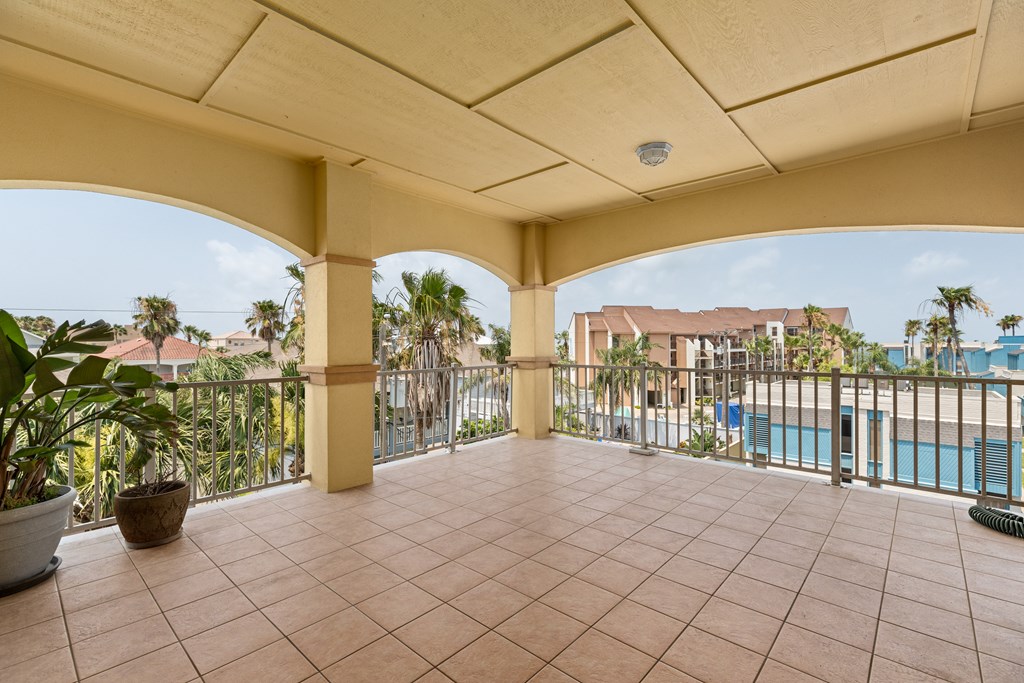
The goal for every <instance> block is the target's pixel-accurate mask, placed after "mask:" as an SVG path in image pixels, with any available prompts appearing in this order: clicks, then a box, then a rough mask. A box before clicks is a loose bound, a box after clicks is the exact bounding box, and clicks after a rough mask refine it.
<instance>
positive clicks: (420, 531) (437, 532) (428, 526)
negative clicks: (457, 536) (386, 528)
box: [396, 519, 454, 543]
mask: <svg viewBox="0 0 1024 683" xmlns="http://www.w3.org/2000/svg"><path fill="white" fill-rule="evenodd" d="M452 531H454V529H452V528H451V527H450V526H448V525H447V524H441V522H438V521H435V520H433V519H424V520H423V521H421V522H416V523H415V524H410V525H409V526H404V527H402V528H401V529H398V530H397V531H396V533H397V534H399V535H400V536H404V537H405V538H408V539H409V540H410V541H413V542H414V543H426V542H427V541H430V540H433V539H435V538H437V537H438V536H444V535H445V534H448V533H451V532H452Z"/></svg>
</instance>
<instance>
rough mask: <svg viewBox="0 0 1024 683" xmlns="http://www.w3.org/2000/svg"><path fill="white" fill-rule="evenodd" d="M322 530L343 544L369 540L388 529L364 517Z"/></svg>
mask: <svg viewBox="0 0 1024 683" xmlns="http://www.w3.org/2000/svg"><path fill="white" fill-rule="evenodd" d="M322 531H323V532H324V533H326V534H328V535H330V536H333V537H334V538H336V539H338V540H339V541H341V542H342V543H344V544H345V545H354V544H356V543H359V542H361V541H366V540H369V539H371V538H373V537H374V536H380V535H381V534H384V533H387V532H388V529H386V528H384V527H382V526H380V525H379V524H374V523H373V522H371V521H368V520H365V519H364V520H358V521H352V522H345V523H344V524H340V525H337V526H333V527H328V528H325V529H322Z"/></svg>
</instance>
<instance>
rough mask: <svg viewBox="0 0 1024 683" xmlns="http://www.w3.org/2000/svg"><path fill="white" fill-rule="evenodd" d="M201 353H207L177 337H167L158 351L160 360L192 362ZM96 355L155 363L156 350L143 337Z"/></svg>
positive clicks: (111, 347)
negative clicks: (189, 360)
mask: <svg viewBox="0 0 1024 683" xmlns="http://www.w3.org/2000/svg"><path fill="white" fill-rule="evenodd" d="M203 353H207V351H206V349H204V348H203V347H201V346H199V345H197V344H191V343H189V342H187V341H185V340H184V339H179V338H177V337H168V338H167V339H164V345H163V348H162V349H160V360H161V361H169V360H183V359H186V360H188V359H191V360H194V359H196V358H199V356H200V355H201V354H203ZM97 355H98V356H100V357H101V358H120V359H121V360H135V361H147V360H148V361H154V362H155V361H156V349H155V348H153V344H152V342H150V341H149V340H148V339H145V338H144V337H139V338H138V339H131V340H129V341H126V342H121V343H120V344H114V345H113V346H108V347H107V348H106V350H105V351H103V353H99V354H97Z"/></svg>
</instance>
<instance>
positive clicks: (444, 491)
mask: <svg viewBox="0 0 1024 683" xmlns="http://www.w3.org/2000/svg"><path fill="white" fill-rule="evenodd" d="M965 507H966V506H965V505H963V504H957V505H953V504H951V503H949V502H944V501H940V500H937V499H932V498H923V497H919V496H914V495H908V494H903V495H897V494H893V493H883V492H878V491H872V490H868V489H864V488H860V487H858V488H844V489H835V488H831V487H829V486H827V485H825V484H824V483H823V482H821V481H820V480H812V479H809V478H804V477H798V476H790V475H784V474H774V473H773V474H768V473H764V472H760V471H755V470H750V469H742V468H736V467H731V466H725V465H719V464H714V463H708V462H704V461H697V460H692V459H683V458H676V457H669V456H655V457H644V456H639V455H632V454H630V453H628V451H626V450H625V449H623V448H619V447H614V446H608V445H601V444H589V443H583V442H579V441H575V440H572V439H564V438H553V439H549V440H545V441H540V442H529V441H519V440H517V439H515V438H509V439H504V440H500V441H494V442H491V443H485V444H480V445H477V446H474V447H469V448H466V449H465V450H463V451H461V452H460V453H458V454H456V455H454V456H451V455H442V456H434V457H423V458H417V459H414V460H410V461H406V462H403V463H396V464H393V465H388V466H384V467H380V468H378V469H377V470H376V480H375V482H374V483H373V485H371V486H366V487H363V488H361V489H358V490H350V491H346V492H343V493H337V494H331V495H325V494H322V493H319V492H317V491H315V490H313V489H311V488H310V487H308V486H306V485H301V486H293V487H288V488H282V489H276V490H273V491H268V492H264V493H263V494H260V495H255V496H249V497H246V498H243V499H238V500H234V501H228V502H224V503H221V504H216V505H210V506H203V507H201V508H197V509H195V510H193V511H191V512H190V514H189V516H188V520H187V521H186V525H185V526H186V533H187V537H186V538H183V539H182V540H180V541H177V542H175V543H173V544H170V545H167V546H164V547H162V548H158V549H150V550H141V551H130V552H129V551H126V550H125V549H124V547H123V546H122V544H121V541H120V540H119V538H118V536H117V535H116V533H115V532H114V530H112V529H106V530H102V531H97V532H91V533H87V534H82V535H77V536H73V537H71V538H68V539H67V540H66V541H65V542H64V543H63V544H62V546H61V550H60V554H61V555H62V556H63V558H64V565H63V567H62V568H61V569H60V570H59V572H58V573H57V577H56V580H55V581H54V580H51V581H49V582H48V583H46V584H44V585H41V586H39V587H37V588H35V589H33V590H31V591H29V592H26V593H22V594H19V595H16V596H11V597H7V598H3V599H2V600H0V680H2V681H4V683H16V682H19V681H65V680H66V681H73V680H89V681H133V682H135V681H146V680H158V681H160V683H175V682H176V681H192V680H198V679H199V678H200V677H202V679H203V680H206V681H211V682H214V681H216V682H220V681H235V680H237V681H246V682H247V683H252V682H253V681H281V682H285V683H287V682H288V681H306V680H308V681H314V680H316V681H323V680H324V679H327V680H330V681H346V682H349V681H386V682H388V683H402V682H404V681H423V682H427V683H439V682H442V681H449V680H451V681H456V682H457V683H463V682H471V681H485V682H487V683H505V682H508V683H514V682H517V681H527V680H530V681H537V682H545V683H556V682H560V681H573V680H575V681H582V682H583V683H597V682H602V681H606V682H609V683H629V682H631V681H646V682H648V683H670V682H677V681H695V680H696V681H706V682H708V683H712V682H717V681H723V682H728V683H736V682H743V681H754V680H757V681H786V682H791V681H792V682H799V681H811V680H816V679H823V680H829V681H832V680H834V681H867V680H871V681H931V680H949V681H980V680H985V681H988V682H990V683H995V682H996V681H1017V682H1020V681H1022V680H1024V542H1021V541H1017V540H1015V539H1012V538H1009V537H1006V536H1002V535H998V534H996V533H994V532H990V531H989V530H987V529H985V528H983V527H981V526H979V525H977V524H975V523H974V522H973V521H971V520H970V519H969V518H968V517H967V515H966V511H965Z"/></svg>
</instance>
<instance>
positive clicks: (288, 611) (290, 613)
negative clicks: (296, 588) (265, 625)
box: [262, 585, 349, 635]
mask: <svg viewBox="0 0 1024 683" xmlns="http://www.w3.org/2000/svg"><path fill="white" fill-rule="evenodd" d="M348 607H349V604H348V602H346V601H345V600H344V599H342V598H341V597H339V596H338V594H337V593H335V592H334V591H332V590H331V589H330V588H328V587H327V586H323V585H317V586H315V587H314V588H311V589H309V590H307V591H303V592H302V593H297V594H296V595H293V596H291V597H289V598H285V599H284V600H281V601H280V602H275V603H274V604H272V605H270V606H268V607H264V608H263V609H262V612H263V615H264V616H266V617H267V619H270V621H271V622H272V623H273V624H274V626H276V627H277V628H278V630H279V631H281V633H283V634H285V635H289V634H291V633H294V632H295V631H298V630H300V629H303V628H305V627H307V626H309V625H310V624H313V623H316V622H318V621H320V620H321V619H325V618H327V617H329V616H331V615H332V614H335V613H337V612H340V611H341V610H343V609H347V608H348Z"/></svg>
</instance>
